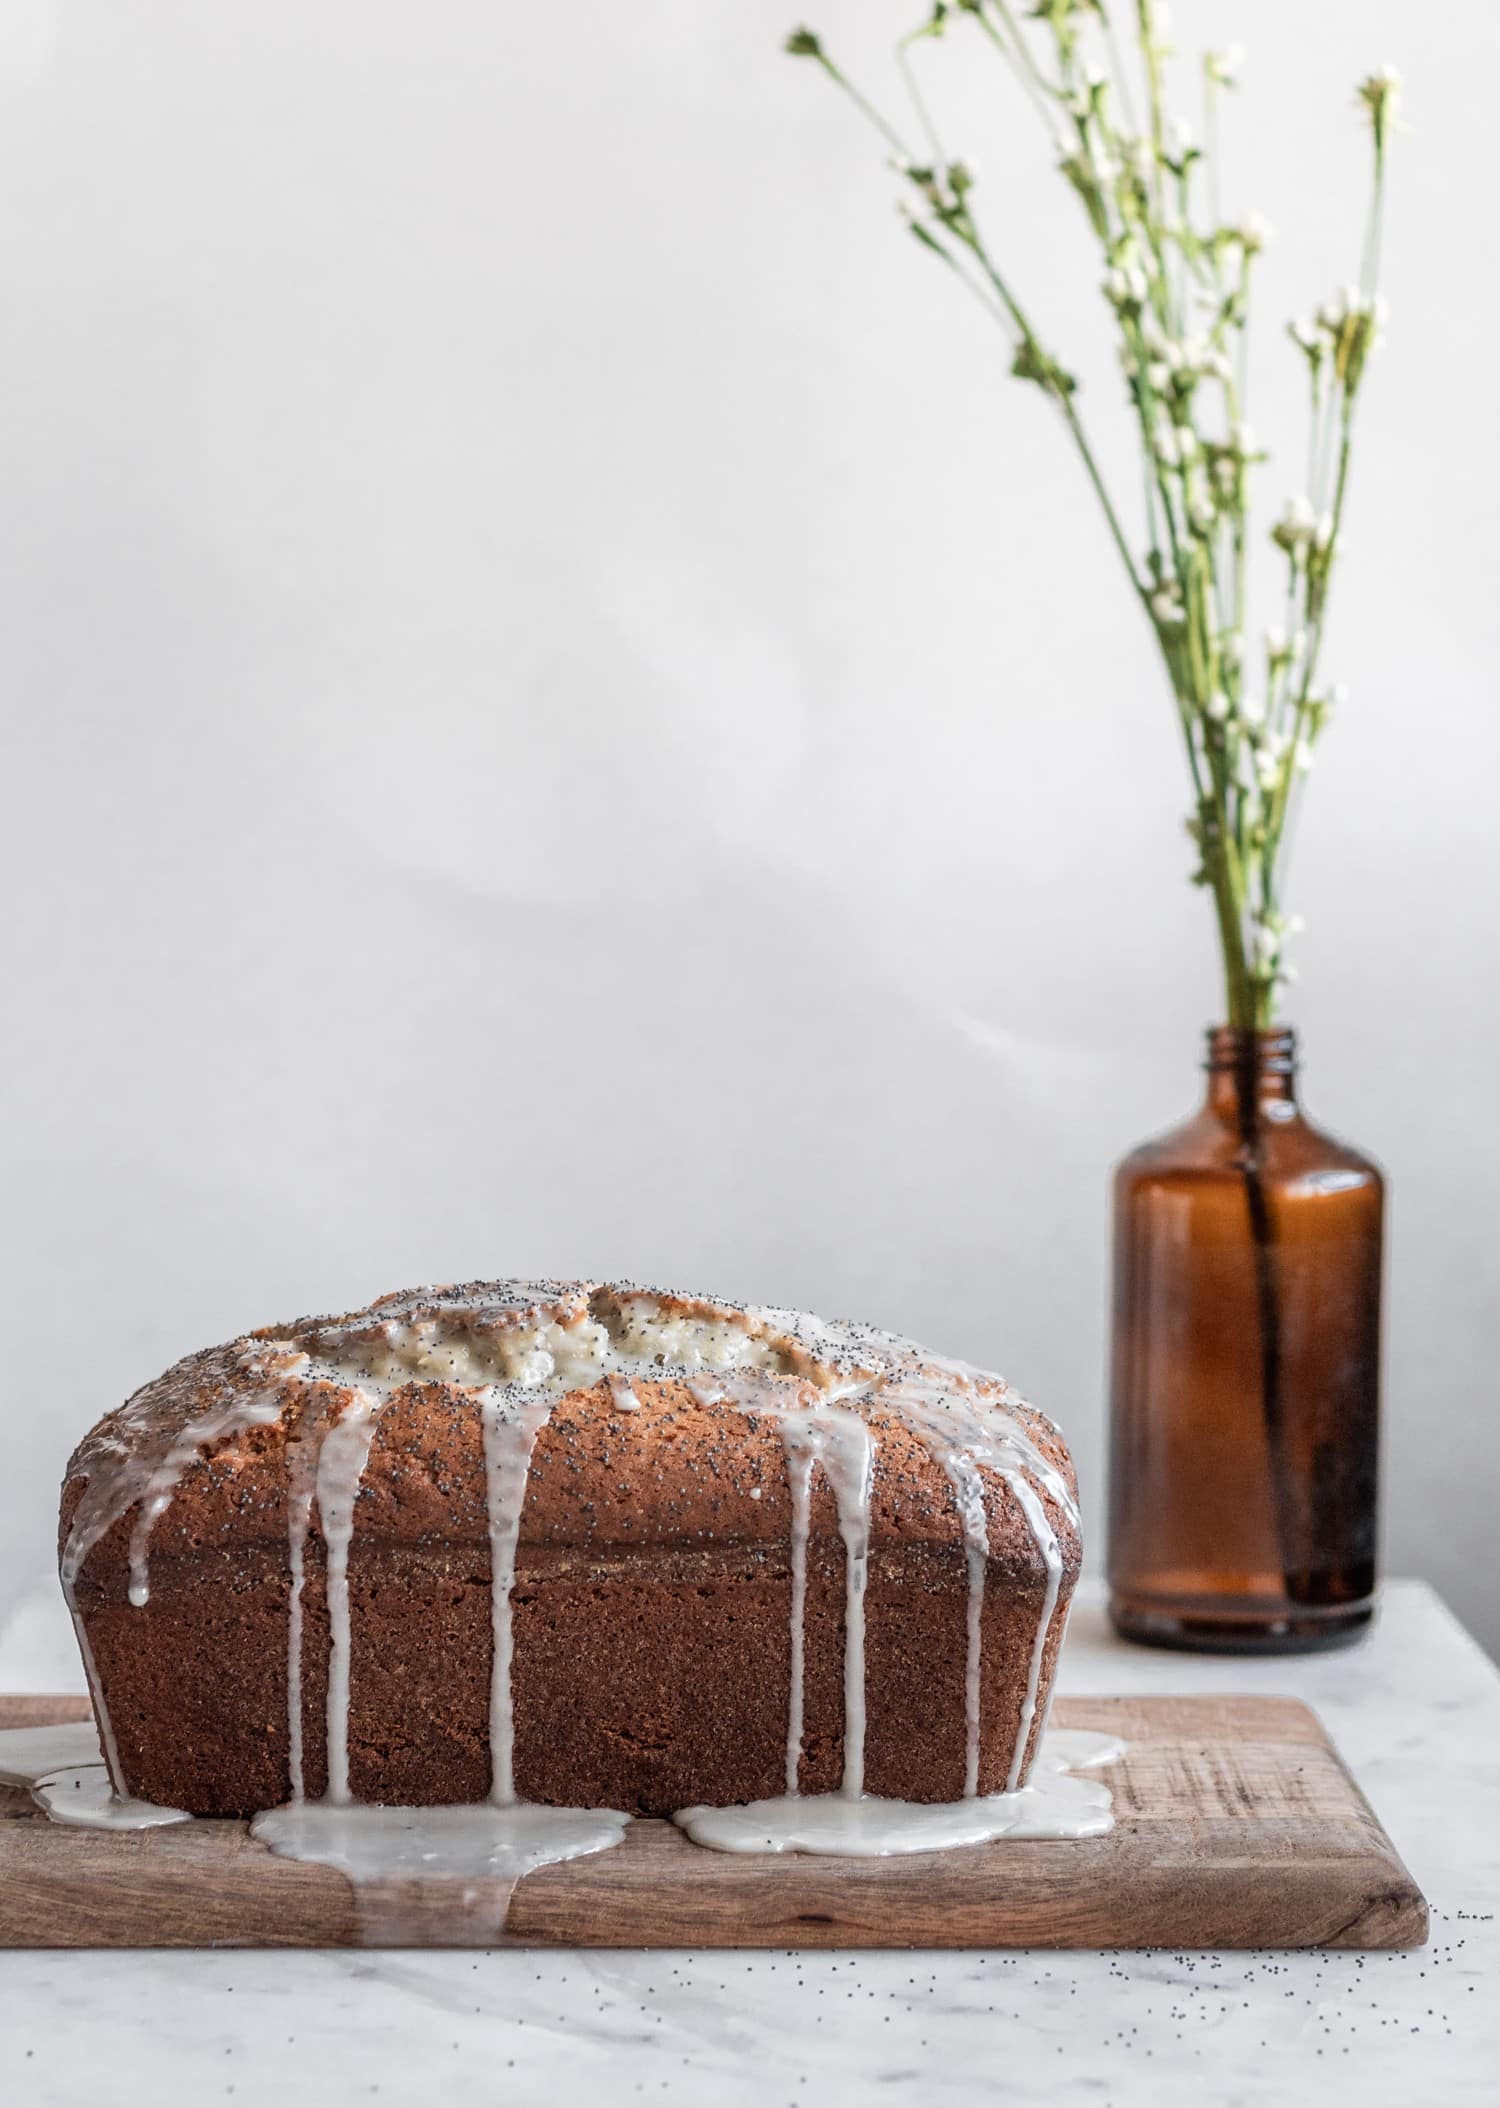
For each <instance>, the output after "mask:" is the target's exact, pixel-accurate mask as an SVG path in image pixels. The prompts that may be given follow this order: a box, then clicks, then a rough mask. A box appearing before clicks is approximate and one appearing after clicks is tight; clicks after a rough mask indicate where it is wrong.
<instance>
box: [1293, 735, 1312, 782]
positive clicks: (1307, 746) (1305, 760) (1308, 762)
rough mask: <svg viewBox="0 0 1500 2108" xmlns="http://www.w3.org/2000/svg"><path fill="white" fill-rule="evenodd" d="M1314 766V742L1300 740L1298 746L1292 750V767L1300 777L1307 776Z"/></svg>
mask: <svg viewBox="0 0 1500 2108" xmlns="http://www.w3.org/2000/svg"><path fill="white" fill-rule="evenodd" d="M1312 765H1313V750H1312V742H1311V741H1310V740H1307V739H1299V740H1298V742H1297V744H1296V746H1295V747H1294V748H1293V749H1292V767H1293V768H1294V769H1295V770H1296V772H1297V774H1298V775H1299V776H1305V775H1306V774H1307V772H1308V770H1309V769H1310V768H1311V767H1312Z"/></svg>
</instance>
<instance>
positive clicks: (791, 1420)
mask: <svg viewBox="0 0 1500 2108" xmlns="http://www.w3.org/2000/svg"><path fill="white" fill-rule="evenodd" d="M779 1419H780V1426H781V1439H782V1443H783V1445H784V1446H785V1449H786V1453H787V1469H788V1471H789V1472H790V1471H791V1470H792V1468H793V1465H794V1462H795V1463H797V1464H800V1463H801V1461H802V1459H804V1458H805V1459H806V1462H807V1468H808V1471H809V1473H810V1472H811V1469H812V1466H813V1465H814V1464H815V1463H816V1464H820V1465H821V1466H822V1468H823V1476H824V1477H825V1478H826V1479H827V1481H828V1483H829V1485H830V1487H831V1488H832V1490H833V1497H834V1502H835V1505H836V1506H837V1509H838V1518H839V1534H840V1536H841V1537H842V1538H843V1540H844V1774H843V1779H842V1782H841V1784H840V1787H839V1791H840V1792H841V1793H843V1794H844V1795H846V1796H847V1798H848V1799H850V1800H858V1799H859V1797H860V1795H861V1794H862V1793H863V1792H864V1790H865V1590H866V1587H867V1585H868V1582H869V1577H870V1494H871V1488H872V1485H873V1481H874V1461H875V1441H874V1437H873V1436H872V1435H871V1433H870V1429H869V1426H868V1425H867V1423H866V1422H865V1421H863V1420H861V1419H860V1417H859V1415H858V1414H857V1413H850V1412H844V1411H841V1410H840V1408H839V1407H837V1406H832V1405H814V1406H810V1407H808V1408H806V1409H805V1410H803V1411H800V1412H787V1413H782V1414H781V1415H779ZM810 1508H811V1502H810V1500H809V1501H807V1502H806V1503H804V1505H803V1511H802V1516H801V1531H800V1539H801V1541H800V1545H799V1542H798V1527H797V1517H796V1515H795V1512H794V1515H793V1526H792V1563H793V1573H794V1588H793V1592H794V1597H795V1592H796V1591H795V1571H796V1566H797V1564H798V1560H799V1557H800V1562H801V1566H802V1575H803V1589H802V1603H801V1604H796V1603H795V1602H794V1609H793V1615H794V1618H795V1620H796V1622H795V1624H794V1628H793V1632H794V1640H793V1645H794V1650H795V1659H794V1664H793V1673H794V1676H795V1678H796V1687H797V1705H798V1711H799V1714H800V1711H801V1699H802V1675H803V1662H802V1646H801V1626H802V1616H801V1615H800V1613H801V1612H802V1611H803V1610H804V1609H805V1604H806V1576H807V1532H808V1514H809V1510H810ZM788 1740H789V1741H790V1735H789V1736H788ZM801 1755H802V1723H801V1720H800V1718H799V1720H798V1723H797V1767H796V1769H794V1768H793V1765H792V1759H791V1752H790V1749H789V1750H788V1755H787V1770H788V1774H789V1775H790V1776H791V1777H792V1779H793V1780H794V1781H795V1778H796V1770H797V1769H800V1766H801ZM790 1790H792V1791H795V1790H796V1789H795V1783H794V1785H793V1787H792V1788H791V1789H790Z"/></svg>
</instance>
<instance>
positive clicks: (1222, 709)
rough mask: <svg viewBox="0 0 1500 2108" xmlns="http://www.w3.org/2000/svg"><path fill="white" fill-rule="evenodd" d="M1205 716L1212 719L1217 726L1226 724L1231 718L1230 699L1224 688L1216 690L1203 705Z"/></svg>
mask: <svg viewBox="0 0 1500 2108" xmlns="http://www.w3.org/2000/svg"><path fill="white" fill-rule="evenodd" d="M1203 714H1204V716H1205V717H1209V718H1212V719H1213V722H1214V723H1215V724H1216V725H1222V724H1223V723H1224V722H1225V720H1226V719H1227V717H1228V716H1229V698H1228V696H1227V695H1226V694H1225V693H1224V691H1223V689H1222V688H1216V689H1215V690H1214V692H1213V694H1212V695H1211V696H1210V697H1209V699H1208V701H1207V702H1206V703H1205V704H1204V705H1203Z"/></svg>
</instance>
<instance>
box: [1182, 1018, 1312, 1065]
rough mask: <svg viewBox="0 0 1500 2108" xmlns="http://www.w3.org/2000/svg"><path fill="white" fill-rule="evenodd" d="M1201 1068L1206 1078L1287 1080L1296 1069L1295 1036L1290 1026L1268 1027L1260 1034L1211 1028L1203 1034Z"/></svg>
mask: <svg viewBox="0 0 1500 2108" xmlns="http://www.w3.org/2000/svg"><path fill="white" fill-rule="evenodd" d="M1206 1039H1207V1053H1206V1055H1205V1058H1204V1063H1203V1066H1204V1068H1205V1069H1207V1070H1208V1072H1209V1074H1210V1075H1220V1076H1223V1075H1229V1074H1232V1073H1235V1074H1240V1075H1243V1074H1244V1073H1245V1072H1246V1071H1247V1070H1250V1071H1253V1073H1254V1074H1256V1075H1257V1076H1291V1075H1294V1074H1295V1073H1296V1069H1297V1034H1296V1030H1295V1028H1294V1027H1293V1026H1291V1025H1268V1026H1266V1027H1265V1028H1264V1029H1263V1030H1260V1031H1254V1030H1247V1029H1243V1028H1241V1027H1240V1026H1237V1025H1212V1026H1210V1028H1209V1030H1208V1032H1207V1034H1206Z"/></svg>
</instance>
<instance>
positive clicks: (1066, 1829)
mask: <svg viewBox="0 0 1500 2108" xmlns="http://www.w3.org/2000/svg"><path fill="white" fill-rule="evenodd" d="M1123 1753H1124V1744H1123V1743H1121V1742H1120V1741H1119V1740H1118V1739H1117V1738H1116V1737H1115V1736H1114V1735H1098V1734H1093V1733H1091V1732H1089V1731H1087V1730H1085V1729H1080V1728H1074V1729H1065V1730H1063V1731H1061V1732H1060V1733H1055V1734H1053V1735H1049V1736H1048V1738H1047V1740H1046V1742H1045V1743H1044V1744H1043V1745H1042V1747H1041V1748H1040V1749H1039V1750H1038V1752H1037V1756H1036V1759H1035V1761H1034V1762H1033V1765H1032V1776H1031V1784H1030V1785H1029V1786H1026V1787H1025V1788H1023V1789H1022V1790H1021V1791H1019V1792H1014V1793H1012V1792H1007V1793H992V1794H985V1795H980V1796H972V1795H971V1796H968V1797H966V1798H965V1799H963V1800H961V1801H887V1800H879V1799H876V1798H874V1797H873V1796H870V1795H867V1796H865V1798H863V1799H861V1800H851V1799H850V1798H849V1797H848V1796H847V1795H846V1794H842V1793H817V1794H786V1795H784V1796H783V1797H782V1798H781V1799H780V1800H773V1801H752V1802H751V1803H750V1804H749V1805H748V1806H745V1807H738V1808H684V1809H683V1810H682V1811H681V1812H680V1813H679V1814H678V1815H677V1816H675V1817H674V1818H673V1819H674V1821H675V1822H676V1823H677V1824H678V1825H679V1826H680V1827H681V1828H682V1829H683V1830H685V1831H686V1832H687V1834H688V1836H689V1837H690V1838H692V1840H693V1842H694V1843H695V1844H700V1845H707V1846H709V1847H710V1848H711V1849H712V1850H714V1851H718V1852H815V1853H821V1854H825V1855H827V1856H830V1857H834V1858H841V1859H874V1858H889V1857H894V1856H896V1855H898V1854H904V1853H908V1852H939V1851H953V1850H956V1849H958V1848H959V1847H962V1846H965V1845H979V1844H988V1843H991V1842H992V1841H993V1840H995V1839H996V1838H1001V1837H1005V1838H1026V1837H1056V1838H1078V1837H1099V1836H1102V1835H1103V1834H1104V1833H1105V1832H1106V1831H1108V1830H1110V1829H1112V1828H1113V1827H1114V1816H1113V1814H1112V1812H1111V1800H1112V1796H1111V1794H1110V1790H1109V1788H1108V1786H1106V1785H1104V1784H1103V1783H1102V1782H1100V1781H1099V1780H1096V1779H1087V1778H1076V1777H1074V1776H1073V1773H1074V1772H1076V1771H1079V1770H1082V1769H1083V1768H1085V1767H1095V1766H1099V1765H1105V1764H1112V1763H1114V1762H1115V1761H1116V1759H1117V1758H1118V1757H1120V1756H1121V1755H1123Z"/></svg>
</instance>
